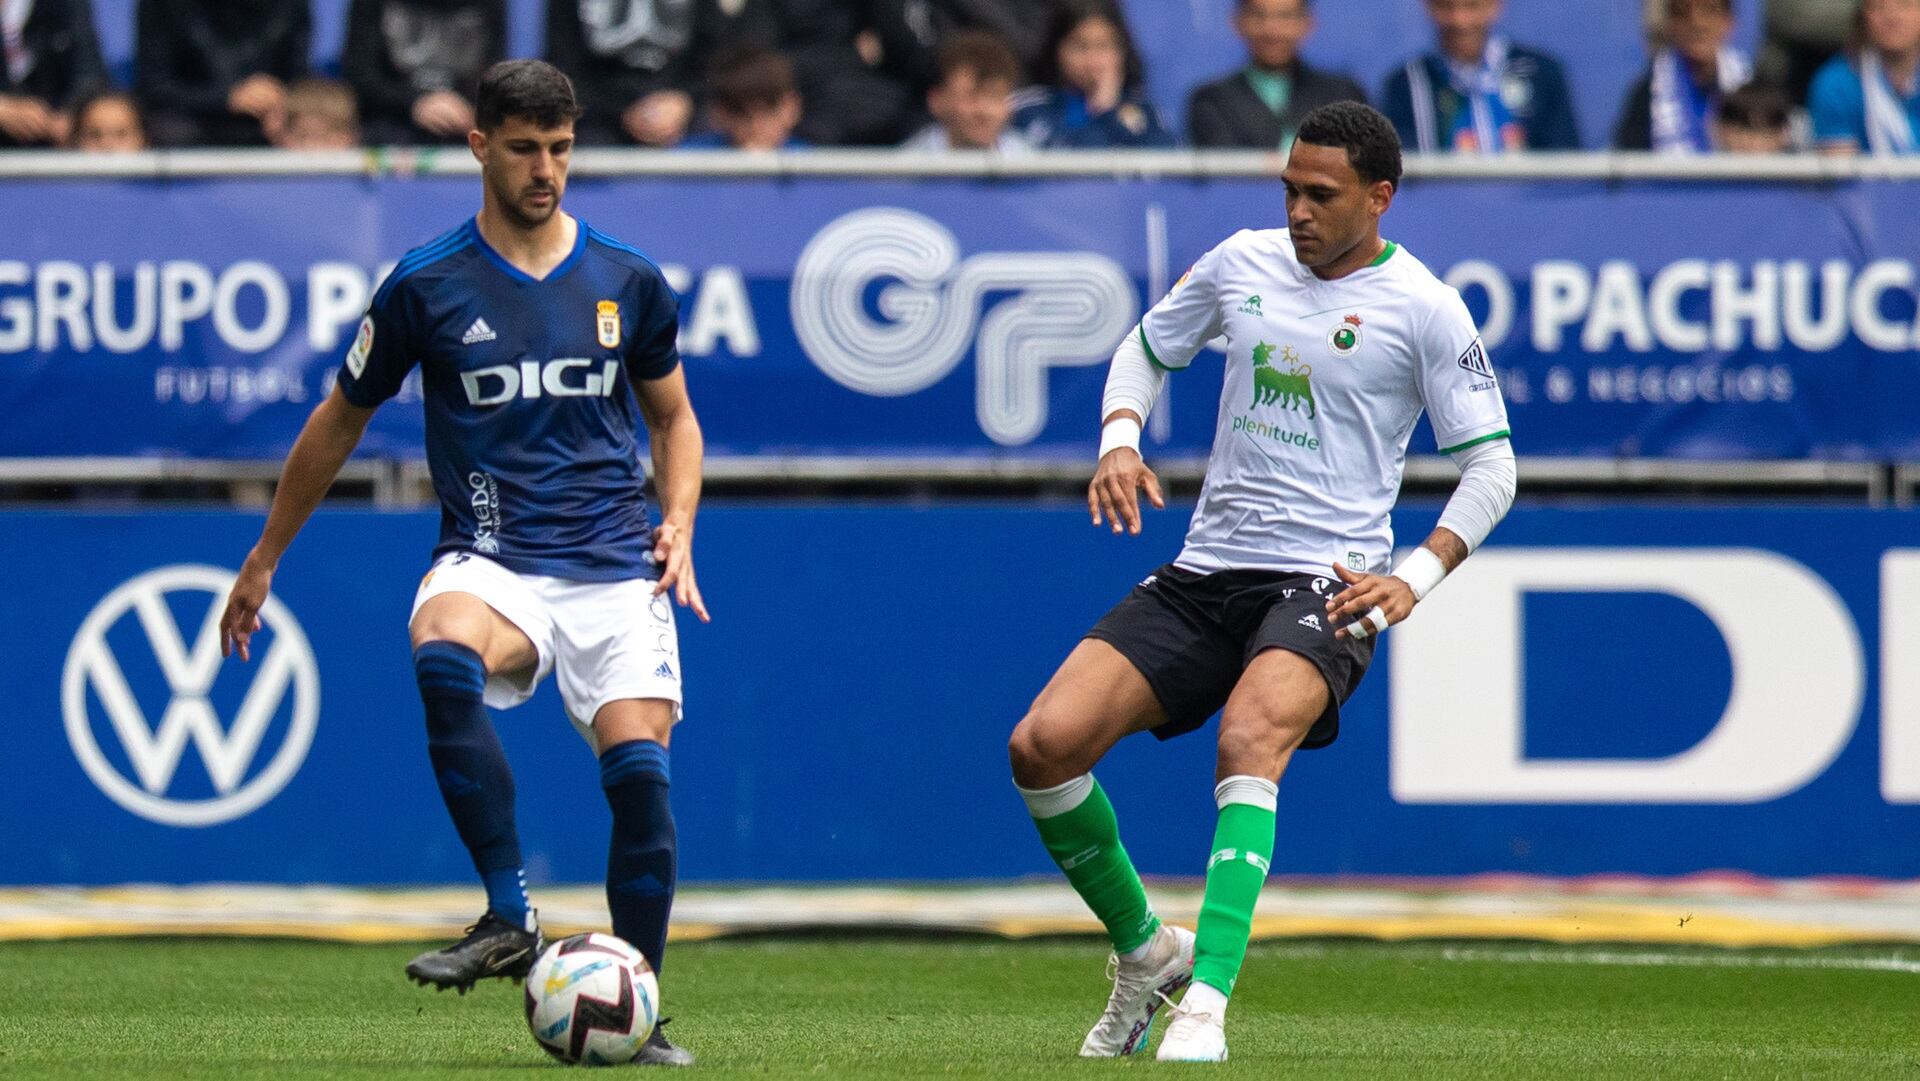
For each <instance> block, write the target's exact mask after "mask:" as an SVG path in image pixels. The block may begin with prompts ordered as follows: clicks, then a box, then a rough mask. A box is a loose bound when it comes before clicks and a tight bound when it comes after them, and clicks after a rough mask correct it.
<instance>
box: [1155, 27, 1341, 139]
mask: <svg viewBox="0 0 1920 1081" xmlns="http://www.w3.org/2000/svg"><path fill="white" fill-rule="evenodd" d="M1233 28H1234V30H1235V31H1236V32H1238V33H1239V35H1240V40H1242V41H1244V42H1246V43H1247V66H1246V67H1244V68H1241V69H1240V70H1239V71H1236V72H1234V73H1233V74H1232V75H1229V76H1227V77H1226V78H1224V79H1220V80H1218V81H1216V82H1211V83H1207V84H1205V85H1204V86H1201V87H1199V88H1198V89H1196V90H1195V91H1194V92H1193V96H1192V97H1190V98H1188V99H1187V140H1188V141H1189V142H1191V143H1192V144H1193V145H1195V146H1200V147H1246V148H1249V149H1258V150H1281V151H1284V150H1286V149H1287V148H1288V147H1290V146H1292V145H1293V133H1294V132H1295V131H1296V130H1297V129H1298V128H1299V127H1300V121H1302V120H1304V119H1306V116H1307V114H1308V113H1310V112H1312V111H1314V110H1315V109H1318V108H1319V107H1320V106H1322V105H1330V104H1332V103H1334V102H1336V101H1359V102H1364V101H1366V100H1367V95H1366V91H1364V90H1362V89H1360V84H1359V83H1356V82H1354V81H1353V80H1352V79H1349V78H1347V77H1346V76H1344V75H1333V74H1329V73H1327V72H1323V71H1319V70H1317V69H1315V68H1312V67H1309V66H1308V65H1307V64H1306V63H1305V62H1304V61H1302V60H1301V59H1300V46H1301V44H1302V43H1303V42H1305V41H1306V40H1307V37H1308V35H1310V34H1312V33H1313V4H1312V3H1311V0H1238V2H1237V3H1236V4H1235V5H1234V12H1233Z"/></svg>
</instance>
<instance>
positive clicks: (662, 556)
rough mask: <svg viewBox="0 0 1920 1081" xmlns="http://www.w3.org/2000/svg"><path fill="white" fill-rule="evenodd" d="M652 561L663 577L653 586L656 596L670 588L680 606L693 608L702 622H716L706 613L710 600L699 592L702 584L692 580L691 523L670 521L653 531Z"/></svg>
mask: <svg viewBox="0 0 1920 1081" xmlns="http://www.w3.org/2000/svg"><path fill="white" fill-rule="evenodd" d="M653 565H654V566H656V567H659V568H660V580H659V581H658V582H655V583H654V586H653V595H654V596H656V597H658V596H659V595H660V594H662V593H665V592H666V591H667V590H669V589H671V590H673V599H674V600H676V601H679V602H680V607H682V608H691V609H693V614H694V615H696V616H699V617H700V622H702V623H712V622H713V617H712V616H709V615H708V614H707V602H706V601H705V600H703V599H702V598H701V596H700V586H699V584H698V583H696V582H695V581H694V580H693V527H692V526H687V525H678V524H676V523H673V522H667V523H666V524H664V525H662V526H661V527H660V528H659V529H658V530H656V531H654V534H653Z"/></svg>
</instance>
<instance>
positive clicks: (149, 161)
mask: <svg viewBox="0 0 1920 1081" xmlns="http://www.w3.org/2000/svg"><path fill="white" fill-rule="evenodd" d="M1285 166H1286V158H1285V156H1284V155H1282V154H1279V153H1277V152H1271V151H1252V150H1134V151H1070V150H1066V151H1062V150H1057V151H1048V152H1045V153H1032V154H1018V155H1014V154H994V153H988V152H966V151H954V152H950V153H945V154H928V153H916V152H907V151H898V150H851V149H825V148H822V149H818V150H803V151H779V152H774V153H748V152H740V151H727V150H687V151H661V150H615V149H583V150H580V151H578V152H576V153H575V154H574V158H573V170H572V171H573V173H574V175H577V176H595V177H602V176H648V177H679V176H685V177H768V176H808V177H851V178H861V179H868V178H874V177H887V178H899V177H906V178H911V177H929V178H950V179H951V178H959V179H965V178H982V179H1039V178H1046V177H1114V178H1129V177H1162V178H1164V177H1174V178H1178V177H1192V178H1194V179H1208V178H1232V177H1266V176H1271V177H1277V176H1279V174H1280V172H1281V170H1282V169H1283V168H1285ZM479 171H480V170H479V165H478V163H476V162H475V161H474V160H473V157H472V155H470V154H468V153H467V151H466V149H465V148H464V147H459V146H452V147H373V148H369V149H365V150H339V151H288V150H271V149H231V150H154V151H146V152H143V153H138V154H78V153H73V152H70V151H60V150H16V151H0V183H4V182H5V181H6V180H9V179H49V178H116V177H117V178H125V179H152V180H167V179H175V178H187V177H196V178H204V177H222V176H234V177H242V176H244V177H271V176H387V177H406V176H473V175H478V173H479ZM1406 176H1407V179H1408V180H1411V181H1424V180H1595V181H1622V180H1680V181H1686V180H1720V181H1727V180H1746V181H1756V182H1759V181H1771V182H1783V181H1784V182H1798V183H1832V182H1837V181H1847V180H1920V157H1908V158H1895V157H1869V156H1855V157H1827V156H1822V155H1816V154H1782V155H1737V154H1719V155H1678V154H1647V153H1562V154H1529V155H1524V156H1517V157H1469V156H1459V155H1445V154H1441V155H1434V154H1410V155H1408V156H1407V158H1406Z"/></svg>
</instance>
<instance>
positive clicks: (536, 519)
mask: <svg viewBox="0 0 1920 1081" xmlns="http://www.w3.org/2000/svg"><path fill="white" fill-rule="evenodd" d="M678 332H679V313H678V310H677V306H676V303H675V300H674V295H673V291H672V290H671V289H669V288H668V287H667V283H666V281H665V279H663V278H662V277H661V276H660V268H659V267H657V266H655V265H654V264H653V261H652V260H650V259H648V258H647V257H646V256H645V255H643V254H641V253H640V252H639V251H638V250H637V249H634V248H631V247H628V246H627V245H625V244H622V243H620V242H619V241H617V240H614V239H613V238H611V237H608V236H607V235H605V234H604V233H600V232H598V231H596V230H594V229H591V228H589V227H588V226H587V224H586V223H585V222H581V223H580V226H579V237H578V239H577V240H576V241H575V243H574V247H573V251H572V252H571V253H569V254H568V255H567V257H566V259H565V260H564V261H562V262H561V264H560V265H559V266H557V267H555V268H554V269H553V272H552V273H551V274H548V275H547V276H546V277H545V278H543V279H534V278H532V277H529V276H528V275H527V274H525V273H523V272H521V271H520V270H518V269H517V268H515V267H514V266H513V265H512V264H511V263H508V262H507V261H506V260H505V259H503V258H501V256H500V255H499V253H497V252H495V251H494V250H493V249H492V248H491V247H490V246H488V244H487V242H486V240H485V238H483V237H482V236H481V235H480V230H479V227H478V226H477V225H476V224H475V223H474V222H473V221H472V220H469V221H467V222H466V223H465V224H463V225H461V226H460V227H459V228H458V229H455V230H453V231H452V232H449V233H447V234H445V235H444V236H441V237H440V238H439V239H437V240H434V241H433V242H432V243H429V244H426V245H423V246H421V247H419V248H415V249H414V250H413V251H411V252H409V253H407V255H406V257H405V258H403V259H401V260H400V262H399V264H398V265H396V266H395V267H394V268H393V273H391V274H389V275H388V276H387V279H386V281H385V282H383V283H382V284H381V286H380V288H379V289H378V290H377V291H375V293H374V296H373V303H372V305H371V306H370V307H369V308H368V310H367V317H366V319H365V320H363V321H362V322H361V324H360V332H359V334H358V336H356V338H355V339H354V343H353V346H352V348H351V349H350V350H349V351H348V353H347V359H346V363H345V364H344V365H343V366H342V369H341V372H340V389H341V391H342V393H343V394H345V396H346V399H347V401H349V402H352V403H353V404H354V405H357V406H361V407H363V408H372V407H373V406H376V405H379V404H380V403H381V402H384V401H386V400H387V399H388V398H391V397H393V396H394V395H395V394H396V393H398V392H399V390H400V386H401V383H402V381H403V380H405V379H406V376H407V373H408V372H409V371H411V370H412V369H413V366H414V365H416V364H418V365H419V366H420V374H421V389H422V393H423V396H424V397H425V399H426V410H427V463H428V465H429V466H430V467H431V469H432V472H433V487H434V491H435V492H436V493H437V494H438V495H439V497H440V506H441V516H440V543H439V545H438V546H437V547H435V549H434V555H435V556H436V557H438V556H439V555H441V554H442V553H445V552H452V551H471V552H477V553H479V554H481V555H484V556H486V557H487V558H489V559H492V560H495V561H497V562H498V563H500V564H501V565H502V566H504V567H507V568H508V569H509V570H514V571H518V572H520V573H523V574H543V575H551V576H553V577H556V578H567V579H572V580H575V581H586V582H610V581H620V580H623V579H628V578H654V577H658V572H657V571H656V569H655V568H654V567H653V564H652V547H653V528H652V525H651V523H650V522H649V521H648V519H647V506H646V497H645V495H644V493H643V492H642V488H641V485H642V483H643V481H644V480H645V476H646V474H645V469H644V467H643V466H642V465H641V461H640V455H641V453H642V451H643V450H645V449H646V447H647V443H646V441H645V440H644V439H642V438H641V431H640V429H641V425H640V417H639V404H638V402H637V401H636V400H635V399H634V395H633V383H632V380H634V379H659V378H661V377H663V376H666V375H669V374H671V373H672V372H673V370H674V368H675V367H676V366H677V365H678V364H679V363H680V354H679V350H678V348H677V347H676V346H675V344H674V342H675V338H676V336H677V334H678Z"/></svg>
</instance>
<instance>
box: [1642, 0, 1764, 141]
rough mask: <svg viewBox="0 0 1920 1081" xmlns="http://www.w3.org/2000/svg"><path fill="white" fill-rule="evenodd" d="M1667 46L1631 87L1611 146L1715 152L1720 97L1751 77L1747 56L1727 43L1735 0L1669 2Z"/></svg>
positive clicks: (1665, 45) (1683, 0) (1667, 3)
mask: <svg viewBox="0 0 1920 1081" xmlns="http://www.w3.org/2000/svg"><path fill="white" fill-rule="evenodd" d="M1666 13H1667V19H1666V30H1665V34H1664V39H1665V44H1664V45H1662V46H1661V48H1660V49H1659V50H1658V51H1657V52H1655V53H1654V56H1653V62H1652V64H1651V65H1649V67H1648V68H1647V72H1646V74H1644V75H1642V76H1641V77H1640V79H1639V81H1637V82H1635V83H1634V84H1633V89H1632V90H1631V91H1629V92H1628V94H1627V100H1626V104H1625V105H1624V106H1622V107H1621V110H1620V120H1619V122H1618V123H1617V124H1615V125H1614V129H1613V145H1614V147H1615V148H1616V149H1619V150H1658V151H1660V152H1662V153H1696V152H1704V151H1709V150H1712V149H1714V143H1713V117H1714V110H1715V109H1716V108H1717V107H1718V105H1719V103H1720V99H1721V98H1722V97H1724V96H1725V95H1727V94H1731V93H1733V92H1734V91H1735V90H1738V89H1740V88H1741V87H1743V86H1745V85H1746V84H1747V83H1748V81H1749V80H1751V79H1752V78H1753V69H1752V67H1751V65H1749V64H1748V62H1747V58H1746V57H1745V56H1743V55H1741V53H1740V51H1739V50H1738V49H1735V48H1734V47H1733V46H1732V45H1731V44H1729V43H1728V42H1729V39H1731V38H1732V37H1733V0H1666Z"/></svg>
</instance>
